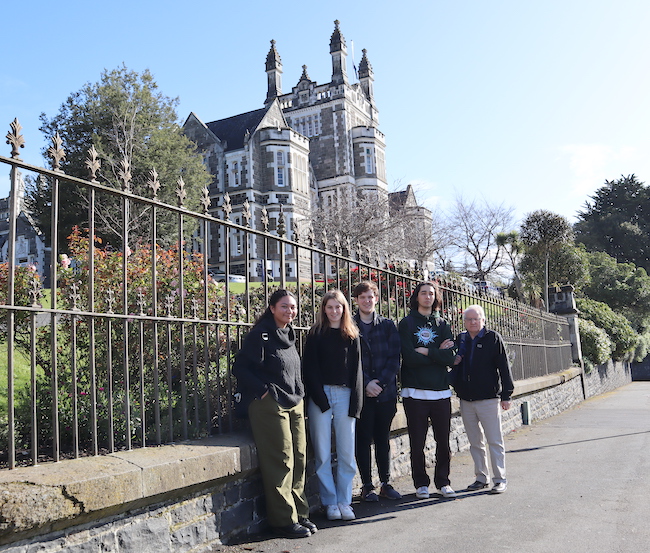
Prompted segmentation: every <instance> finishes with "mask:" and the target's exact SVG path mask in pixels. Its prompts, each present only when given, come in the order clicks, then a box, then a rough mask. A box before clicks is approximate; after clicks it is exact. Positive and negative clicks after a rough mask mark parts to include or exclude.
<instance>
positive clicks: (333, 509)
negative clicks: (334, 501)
mask: <svg viewBox="0 0 650 553" xmlns="http://www.w3.org/2000/svg"><path fill="white" fill-rule="evenodd" d="M325 509H326V511H327V520H341V510H340V509H339V506H338V505H327V507H325Z"/></svg>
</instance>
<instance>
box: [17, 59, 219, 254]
mask: <svg viewBox="0 0 650 553" xmlns="http://www.w3.org/2000/svg"><path fill="white" fill-rule="evenodd" d="M177 104H178V99H172V98H168V97H167V96H164V95H163V94H162V93H161V92H159V91H158V85H157V84H156V82H155V81H154V78H153V76H152V75H151V73H150V72H149V71H148V70H145V71H144V72H142V73H137V72H135V71H129V70H128V69H127V68H126V67H125V66H122V67H120V68H118V69H114V70H112V71H108V70H104V72H103V73H102V75H101V78H100V80H99V82H97V83H92V84H91V83H87V84H85V85H84V86H83V87H82V88H81V90H79V91H77V92H74V93H72V94H71V95H70V96H69V97H68V98H67V100H66V101H65V102H64V103H63V104H62V105H61V107H60V108H59V113H58V114H57V115H55V116H54V117H52V118H48V117H47V116H46V115H45V114H44V113H43V114H41V123H42V126H41V129H40V130H41V131H42V132H44V133H45V134H46V135H48V136H54V135H55V134H56V133H58V134H59V136H60V137H61V140H62V145H63V148H64V150H65V158H64V159H63V160H62V162H61V169H62V170H63V171H64V172H65V174H66V175H71V176H74V177H78V178H83V179H88V180H90V172H89V168H88V159H89V150H90V149H91V147H94V149H95V150H96V152H97V157H98V159H99V160H100V162H101V167H100V168H99V171H98V172H97V176H96V178H97V180H98V181H99V182H100V183H101V184H102V185H104V186H108V187H112V188H117V189H122V187H123V183H124V174H125V173H127V172H128V173H130V175H131V180H130V190H131V192H132V193H133V194H136V195H138V196H143V197H145V198H152V197H153V192H152V189H151V187H150V185H149V183H148V181H150V180H151V179H152V177H151V171H152V170H155V171H156V173H157V175H158V179H157V180H158V181H159V183H160V188H159V190H158V191H157V198H158V199H159V200H161V201H163V202H165V203H171V204H173V205H176V204H177V200H178V198H177V183H178V181H179V177H182V179H183V182H184V184H185V193H186V198H185V201H184V206H185V207H186V208H188V209H190V210H193V211H194V210H197V208H198V206H199V199H200V197H201V192H202V189H203V188H204V187H205V186H207V184H208V183H209V181H210V178H211V177H210V175H209V173H208V172H207V170H206V169H205V167H204V166H203V163H202V159H201V156H200V154H198V153H197V152H196V149H195V145H194V144H193V143H192V142H191V141H190V140H189V139H188V138H187V137H186V136H185V135H184V134H183V133H182V129H181V126H180V125H179V124H178V122H177V114H176V111H175V108H176V106H177ZM60 182H61V185H60V189H59V204H60V211H59V231H60V232H59V236H58V242H59V245H60V247H61V248H62V251H65V247H66V242H67V240H66V239H67V237H68V235H69V234H70V232H71V229H72V228H73V226H74V225H79V224H83V225H85V224H86V223H87V220H88V205H89V191H88V190H84V189H82V188H81V187H80V186H78V185H74V184H72V183H70V182H67V181H65V180H64V179H61V180H60ZM28 194H29V197H28V202H29V203H28V206H29V207H30V209H32V211H33V213H34V216H35V218H36V220H37V222H38V224H39V226H40V227H41V229H43V231H44V232H46V233H47V235H48V237H49V233H50V226H51V217H52V214H51V212H50V211H51V210H50V206H51V201H52V182H45V183H38V184H36V183H32V186H31V187H30V190H29V193H28ZM96 202H97V203H96V209H95V214H96V217H97V228H96V229H95V234H96V235H99V236H101V237H102V238H103V239H104V240H105V241H107V242H108V243H110V244H113V245H116V246H118V247H121V235H122V227H123V221H122V219H123V215H122V207H121V200H120V199H119V198H117V197H115V196H113V195H110V194H105V193H104V194H98V195H97V198H96ZM150 214H151V207H150V206H149V205H147V204H142V203H139V202H130V206H129V237H130V239H133V240H136V239H137V238H139V237H142V236H150V227H151V225H150ZM177 219H178V217H177V216H174V215H166V216H163V217H161V220H160V221H159V222H158V228H157V232H158V236H159V237H163V238H164V239H168V241H169V242H170V243H173V242H175V241H177V240H178V234H177V233H176V232H175V229H176V227H175V225H176V221H177ZM184 224H185V225H186V228H185V231H186V233H185V235H187V234H188V233H189V232H191V231H192V230H193V228H194V223H192V222H191V221H186V222H184Z"/></svg>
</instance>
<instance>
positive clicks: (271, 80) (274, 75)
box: [264, 40, 282, 105]
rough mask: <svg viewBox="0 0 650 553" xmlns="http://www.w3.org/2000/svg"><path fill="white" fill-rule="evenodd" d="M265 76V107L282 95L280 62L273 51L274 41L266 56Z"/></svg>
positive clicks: (274, 50)
mask: <svg viewBox="0 0 650 553" xmlns="http://www.w3.org/2000/svg"><path fill="white" fill-rule="evenodd" d="M266 75H267V80H268V91H267V93H266V101H265V102H264V104H265V105H266V104H268V103H270V102H272V101H273V100H274V99H275V98H277V97H278V96H280V95H281V94H282V62H281V61H280V54H278V51H277V50H276V49H275V40H272V41H271V49H270V50H269V53H268V54H267V55H266Z"/></svg>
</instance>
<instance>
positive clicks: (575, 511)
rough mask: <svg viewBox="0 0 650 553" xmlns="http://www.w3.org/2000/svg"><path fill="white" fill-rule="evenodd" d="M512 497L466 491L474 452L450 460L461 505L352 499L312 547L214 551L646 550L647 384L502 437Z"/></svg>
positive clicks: (649, 540)
mask: <svg viewBox="0 0 650 553" xmlns="http://www.w3.org/2000/svg"><path fill="white" fill-rule="evenodd" d="M506 450H507V454H506V462H507V467H508V481H509V484H508V490H507V491H506V492H505V493H504V494H502V495H489V494H487V493H485V492H484V491H481V492H474V493H472V492H461V489H462V488H463V487H465V486H467V485H468V484H470V483H471V482H472V481H473V480H474V474H473V465H472V462H471V458H470V456H469V454H468V453H461V454H457V455H455V456H454V457H453V459H452V474H451V481H452V486H453V487H454V488H455V489H456V490H457V491H458V492H459V494H458V498H457V499H442V498H441V497H435V496H432V497H431V499H429V500H417V499H415V496H414V490H413V485H412V482H411V481H410V478H402V479H400V480H398V481H396V482H395V483H394V484H395V487H396V488H397V489H398V490H399V491H400V492H402V493H403V494H404V497H403V498H402V500H400V501H397V502H391V501H388V500H381V501H380V502H379V503H374V504H368V503H363V504H362V503H358V502H356V501H355V504H354V508H355V511H356V514H357V520H355V521H353V522H347V523H346V522H338V521H337V522H328V521H327V520H325V518H324V516H323V515H322V514H320V513H316V514H314V516H313V517H312V519H313V520H314V522H316V524H318V526H319V528H320V530H319V532H318V533H316V534H315V535H314V536H312V537H310V538H306V539H299V540H288V539H277V538H273V537H272V536H271V535H270V534H267V535H260V536H256V537H249V538H248V540H249V541H247V542H245V543H239V544H234V545H228V546H219V547H215V548H214V550H213V551H215V552H217V551H219V552H222V553H240V552H243V551H252V552H264V553H280V552H287V551H291V552H301V551H305V552H309V553H326V552H327V553H335V552H344V553H356V552H363V553H396V552H408V553H420V552H422V553H425V552H426V553H431V552H435V551H441V552H444V553H456V552H458V553H461V552H462V553H483V552H485V553H492V552H495V553H496V552H503V551H507V552H526V553H549V552H555V551H558V552H561V553H574V552H575V553H600V552H606V553H618V552H625V553H627V552H647V551H650V382H633V383H632V384H629V385H627V386H624V387H622V388H619V389H618V390H616V391H614V392H610V393H607V394H604V395H601V396H598V397H595V398H592V399H589V400H587V401H585V402H583V403H582V404H580V405H579V406H577V407H575V408H573V409H571V410H569V411H566V412H564V413H562V414H561V415H557V416H555V417H552V418H550V419H547V420H545V421H541V422H534V423H533V424H532V425H531V426H528V427H523V428H521V429H519V430H517V431H516V432H513V433H511V434H509V435H508V436H507V437H506Z"/></svg>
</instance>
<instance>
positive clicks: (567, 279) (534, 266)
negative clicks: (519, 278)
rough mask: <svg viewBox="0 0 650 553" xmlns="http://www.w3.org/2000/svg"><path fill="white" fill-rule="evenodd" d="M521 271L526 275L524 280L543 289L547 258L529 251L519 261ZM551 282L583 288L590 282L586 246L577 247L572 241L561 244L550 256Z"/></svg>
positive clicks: (549, 273) (549, 270)
mask: <svg viewBox="0 0 650 553" xmlns="http://www.w3.org/2000/svg"><path fill="white" fill-rule="evenodd" d="M519 271H520V272H521V273H522V275H523V276H524V281H525V282H527V283H529V284H533V285H534V286H536V287H537V288H538V289H540V290H541V289H543V286H544V272H545V259H544V258H543V257H540V256H538V255H535V254H534V253H533V252H530V251H527V252H526V253H525V254H524V256H523V257H522V259H521V262H520V263H519ZM548 275H549V278H548V280H549V284H556V285H559V286H561V285H563V284H572V285H573V286H574V287H575V288H578V289H580V288H582V287H584V286H585V285H586V284H587V283H588V282H589V278H590V275H589V260H588V253H587V252H586V251H585V249H584V247H577V246H575V245H574V244H572V243H566V244H561V245H560V246H559V247H558V248H557V249H556V250H555V251H554V252H553V253H552V255H551V256H550V257H549V262H548Z"/></svg>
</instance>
